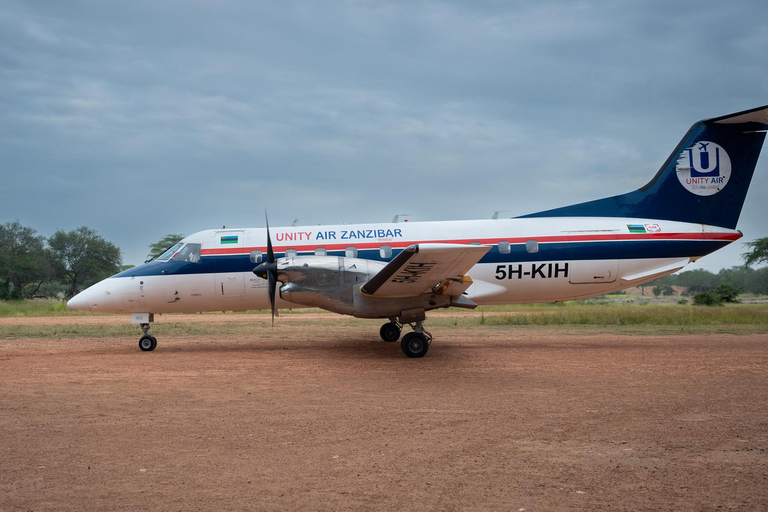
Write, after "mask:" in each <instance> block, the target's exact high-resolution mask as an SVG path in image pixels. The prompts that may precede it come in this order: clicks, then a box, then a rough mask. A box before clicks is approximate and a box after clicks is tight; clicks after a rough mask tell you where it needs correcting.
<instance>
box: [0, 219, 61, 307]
mask: <svg viewBox="0 0 768 512" xmlns="http://www.w3.org/2000/svg"><path fill="white" fill-rule="evenodd" d="M52 277H53V267H52V265H51V262H50V253H49V252H48V250H47V249H46V248H45V237H43V236H40V235H38V234H37V231H35V230H34V229H32V228H28V227H26V226H22V225H21V223H20V222H19V221H18V220H17V221H14V222H8V223H6V224H0V279H2V280H3V281H4V283H3V285H2V286H0V293H3V296H2V297H0V298H9V299H16V300H18V299H23V298H27V297H30V296H32V295H33V294H34V293H35V292H36V291H37V290H38V289H39V288H40V286H41V285H42V284H43V283H44V282H46V281H49V280H50V279H51V278H52Z"/></svg>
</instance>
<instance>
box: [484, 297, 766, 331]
mask: <svg viewBox="0 0 768 512" xmlns="http://www.w3.org/2000/svg"><path fill="white" fill-rule="evenodd" d="M536 306H537V305H534V307H532V308H515V310H514V311H509V314H494V315H483V316H482V317H481V323H482V324H483V325H598V326H621V325H670V326H700V325H706V326H714V325H760V326H768V306H766V305H763V304H728V305H726V306H724V307H717V308H712V307H701V306H690V305H683V304H615V303H601V304H583V303H577V302H573V303H564V304H562V305H561V306H559V307H555V308H549V309H547V308H540V307H536ZM496 312H499V310H497V311H496Z"/></svg>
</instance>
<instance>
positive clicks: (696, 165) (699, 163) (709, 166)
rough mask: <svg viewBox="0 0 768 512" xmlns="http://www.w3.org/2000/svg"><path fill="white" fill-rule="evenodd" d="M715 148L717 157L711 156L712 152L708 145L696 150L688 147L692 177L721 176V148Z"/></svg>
mask: <svg viewBox="0 0 768 512" xmlns="http://www.w3.org/2000/svg"><path fill="white" fill-rule="evenodd" d="M714 149H715V158H714V162H713V161H712V160H713V159H711V158H710V156H711V155H710V152H709V150H708V149H706V147H704V148H699V150H698V151H694V150H693V148H689V149H688V161H689V162H690V163H691V177H692V178H697V177H702V176H720V148H714Z"/></svg>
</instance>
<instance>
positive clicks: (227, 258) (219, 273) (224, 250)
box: [213, 230, 250, 297]
mask: <svg viewBox="0 0 768 512" xmlns="http://www.w3.org/2000/svg"><path fill="white" fill-rule="evenodd" d="M244 235H245V233H244V232H243V231H234V230H227V231H217V232H216V235H215V238H214V241H213V249H214V251H215V253H214V254H215V257H216V260H215V266H214V269H215V273H216V274H215V275H216V293H217V294H220V296H222V297H241V296H242V295H243V294H244V293H245V273H246V272H247V271H248V265H247V264H246V263H247V262H249V261H250V259H249V256H248V255H247V254H245V249H244V247H245V240H244Z"/></svg>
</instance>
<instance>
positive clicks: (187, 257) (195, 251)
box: [173, 244, 200, 263]
mask: <svg viewBox="0 0 768 512" xmlns="http://www.w3.org/2000/svg"><path fill="white" fill-rule="evenodd" d="M173 261H188V262H190V263H200V244H187V245H185V246H184V248H183V249H182V250H180V251H179V253H178V254H177V255H176V256H174V257H173Z"/></svg>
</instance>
